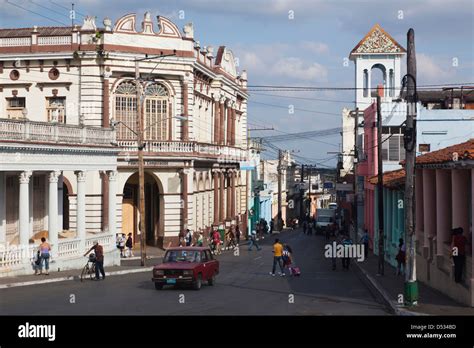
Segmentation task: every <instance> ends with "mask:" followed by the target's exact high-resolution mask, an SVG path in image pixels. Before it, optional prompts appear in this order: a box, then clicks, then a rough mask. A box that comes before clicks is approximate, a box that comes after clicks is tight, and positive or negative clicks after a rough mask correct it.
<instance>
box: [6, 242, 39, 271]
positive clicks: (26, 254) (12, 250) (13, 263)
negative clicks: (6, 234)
mask: <svg viewBox="0 0 474 348" xmlns="http://www.w3.org/2000/svg"><path fill="white" fill-rule="evenodd" d="M36 247H37V246H35V245H28V246H24V247H21V246H17V245H9V244H7V245H1V246H0V270H1V269H12V268H15V267H21V266H23V265H24V264H25V263H29V262H30V261H31V260H32V259H33V257H34V253H35V250H36Z"/></svg>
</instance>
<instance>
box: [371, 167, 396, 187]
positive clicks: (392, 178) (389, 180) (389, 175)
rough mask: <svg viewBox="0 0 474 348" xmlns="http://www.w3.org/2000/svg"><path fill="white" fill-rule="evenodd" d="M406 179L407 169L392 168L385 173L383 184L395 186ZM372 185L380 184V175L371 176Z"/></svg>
mask: <svg viewBox="0 0 474 348" xmlns="http://www.w3.org/2000/svg"><path fill="white" fill-rule="evenodd" d="M404 180H405V169H398V170H392V171H390V172H385V173H383V185H384V186H386V187H395V186H398V185H400V184H402V183H403V181H404ZM369 182H370V183H371V184H372V185H377V184H378V182H379V181H378V176H377V175H374V176H372V177H370V178H369Z"/></svg>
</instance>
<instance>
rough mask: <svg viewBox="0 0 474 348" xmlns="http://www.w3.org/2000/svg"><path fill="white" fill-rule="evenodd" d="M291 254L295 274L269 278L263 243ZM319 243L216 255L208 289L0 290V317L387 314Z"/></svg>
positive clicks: (138, 282)
mask: <svg viewBox="0 0 474 348" xmlns="http://www.w3.org/2000/svg"><path fill="white" fill-rule="evenodd" d="M276 237H278V238H280V239H281V240H282V241H284V242H286V243H288V244H289V245H290V246H291V247H292V249H293V255H294V260H295V261H296V264H297V265H298V266H299V267H300V268H301V272H302V274H301V276H300V277H289V276H287V277H278V276H276V277H272V276H270V275H269V271H271V266H272V257H273V255H272V252H271V250H272V248H271V242H272V241H273V240H274V238H276ZM324 243H325V241H324V238H323V237H322V236H314V235H313V236H306V235H304V234H303V233H302V232H301V231H289V232H284V233H282V234H280V235H279V236H276V235H274V236H272V237H266V238H265V240H264V241H263V243H262V244H261V245H262V247H263V249H262V250H261V251H257V250H255V249H254V250H253V251H248V250H247V246H241V247H240V255H239V256H234V254H233V253H232V252H230V251H227V252H225V253H224V254H222V255H220V256H219V257H218V259H219V261H220V263H221V272H220V274H219V276H218V277H217V279H216V285H215V286H207V285H203V287H202V288H201V290H200V291H195V290H192V289H179V288H178V289H175V288H171V287H170V288H165V289H164V290H161V291H157V290H155V288H154V286H153V283H152V282H151V280H150V279H151V272H150V273H148V272H146V273H135V274H129V275H120V276H111V277H108V278H107V279H106V280H105V281H99V282H92V281H88V282H84V283H81V282H79V281H66V282H60V283H51V284H42V285H36V286H27V287H18V288H12V289H2V290H0V314H1V315H122V314H123V315H173V314H174V315H387V314H388V312H387V311H386V309H385V307H384V306H383V305H382V304H380V303H377V302H376V300H375V299H374V297H373V296H372V294H371V293H370V292H369V290H368V289H367V288H366V286H365V285H364V284H363V283H362V281H361V280H360V279H359V277H358V276H357V274H356V272H354V271H353V270H352V269H351V270H349V271H343V270H342V267H341V265H340V260H338V269H337V270H336V271H332V270H331V261H330V260H327V259H325V258H324V254H323V250H324Z"/></svg>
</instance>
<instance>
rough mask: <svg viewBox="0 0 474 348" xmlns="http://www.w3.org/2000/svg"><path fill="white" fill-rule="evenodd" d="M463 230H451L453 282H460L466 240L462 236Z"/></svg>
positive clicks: (459, 228) (460, 228)
mask: <svg viewBox="0 0 474 348" xmlns="http://www.w3.org/2000/svg"><path fill="white" fill-rule="evenodd" d="M463 232H464V231H463V228H462V227H458V228H454V229H453V230H452V235H453V238H452V241H451V250H452V256H453V261H454V281H455V282H456V283H461V282H462V271H463V268H464V259H465V257H466V243H467V238H466V237H465V236H464V235H463Z"/></svg>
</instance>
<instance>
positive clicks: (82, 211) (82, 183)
mask: <svg viewBox="0 0 474 348" xmlns="http://www.w3.org/2000/svg"><path fill="white" fill-rule="evenodd" d="M75 174H76V177H77V214H76V216H77V217H76V219H77V222H76V224H77V236H76V237H77V238H78V239H79V240H80V242H79V251H80V252H81V253H82V252H85V251H86V250H85V248H86V172H84V171H77V172H75Z"/></svg>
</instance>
